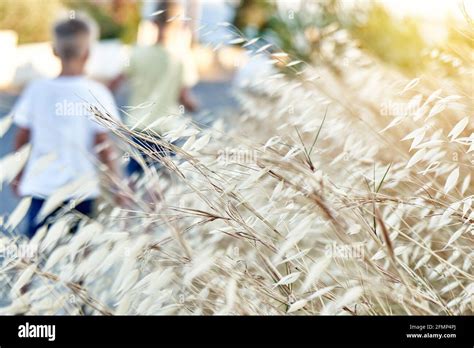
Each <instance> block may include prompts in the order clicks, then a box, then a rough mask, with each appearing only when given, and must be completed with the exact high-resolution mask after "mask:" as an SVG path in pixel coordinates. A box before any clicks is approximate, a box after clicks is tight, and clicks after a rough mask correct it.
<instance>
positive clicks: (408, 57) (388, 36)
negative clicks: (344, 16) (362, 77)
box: [350, 3, 426, 72]
mask: <svg viewBox="0 0 474 348" xmlns="http://www.w3.org/2000/svg"><path fill="white" fill-rule="evenodd" d="M350 30H351V32H352V34H353V36H354V37H355V38H356V39H358V40H359V42H360V45H361V47H362V48H365V49H367V50H368V51H370V52H371V53H372V54H374V55H375V56H377V57H379V58H380V59H381V60H382V61H384V62H386V63H388V64H392V65H395V66H397V67H400V68H402V69H403V70H405V71H408V72H415V71H417V70H419V69H421V68H422V66H423V63H424V62H423V59H422V57H423V50H424V49H425V48H426V43H425V42H424V40H423V37H422V36H421V34H420V30H419V26H418V23H417V22H416V21H415V20H414V19H412V18H404V19H396V18H394V17H393V16H391V15H390V14H389V13H388V11H387V9H386V8H385V7H383V6H382V5H379V4H376V3H374V4H373V5H372V6H371V7H370V8H369V9H368V12H367V15H366V19H365V20H364V21H361V22H355V23H354V25H352V26H351V27H350Z"/></svg>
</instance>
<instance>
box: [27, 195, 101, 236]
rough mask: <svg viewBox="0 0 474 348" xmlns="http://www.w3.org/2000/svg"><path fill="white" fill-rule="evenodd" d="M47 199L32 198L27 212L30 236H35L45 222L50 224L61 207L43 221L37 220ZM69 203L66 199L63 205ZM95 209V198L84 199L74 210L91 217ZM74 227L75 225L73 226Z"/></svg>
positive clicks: (28, 233)
mask: <svg viewBox="0 0 474 348" xmlns="http://www.w3.org/2000/svg"><path fill="white" fill-rule="evenodd" d="M44 202H45V200H44V199H42V198H35V197H33V198H32V199H31V205H30V208H29V210H28V213H27V219H28V227H27V232H26V235H27V236H28V238H30V239H31V238H33V236H34V235H35V234H36V231H38V229H39V228H40V227H42V226H44V225H45V224H47V223H48V224H49V222H50V220H51V219H52V218H54V217H55V215H57V213H58V212H59V210H60V209H61V207H59V208H57V209H56V210H55V211H53V212H52V213H50V214H49V215H47V216H46V217H45V218H44V219H43V220H41V221H36V217H37V216H38V213H39V212H40V210H41V207H42V206H43V204H44ZM67 204H69V201H66V202H64V203H63V205H67ZM93 209H94V200H93V199H87V200H85V201H82V202H81V203H79V204H78V205H76V206H75V207H74V210H75V211H77V212H79V213H81V214H84V215H87V216H89V217H91V216H92V213H93ZM73 229H74V227H73Z"/></svg>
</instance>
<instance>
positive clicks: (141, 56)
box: [111, 1, 197, 175]
mask: <svg viewBox="0 0 474 348" xmlns="http://www.w3.org/2000/svg"><path fill="white" fill-rule="evenodd" d="M183 14H184V7H183V6H181V4H180V3H179V2H175V1H173V2H172V1H161V2H160V3H158V7H157V11H155V13H154V16H153V22H154V24H155V25H156V26H157V29H158V33H157V37H156V41H155V44H154V45H151V46H139V47H136V48H135V49H134V50H133V52H132V54H131V57H130V61H129V65H128V67H127V68H126V71H125V74H124V75H122V76H120V77H119V78H118V79H116V80H115V81H114V82H113V83H112V84H111V87H112V89H114V88H115V87H116V86H117V85H118V84H119V83H120V82H121V80H122V79H123V78H125V79H127V80H128V82H129V84H130V90H131V91H130V99H129V105H131V106H130V110H129V112H128V113H127V115H126V116H125V123H126V124H127V125H128V126H129V127H130V128H131V129H133V130H135V131H137V132H139V133H143V134H146V135H148V136H151V137H152V138H153V139H159V140H162V139H163V138H162V136H163V135H164V134H165V133H167V132H169V131H172V130H176V129H178V128H179V127H181V126H182V125H183V117H182V115H183V114H184V111H190V112H194V111H196V110H197V102H196V100H195V99H194V97H193V96H192V95H191V92H190V88H189V87H190V85H192V84H193V83H195V82H196V80H197V77H196V76H193V73H192V71H193V62H192V60H190V58H189V52H185V50H184V49H183V47H186V46H190V44H191V36H190V33H189V31H188V30H186V29H185V27H184V25H183V22H182V19H183ZM133 141H134V142H135V143H137V144H138V145H139V146H141V147H143V148H145V149H147V150H149V151H152V152H154V153H155V154H158V155H159V156H170V155H172V152H171V151H169V150H167V149H165V148H164V147H162V146H160V145H158V144H157V143H156V142H154V141H152V140H146V139H143V138H141V137H138V136H136V137H133ZM140 155H141V156H142V158H143V159H144V161H145V163H146V164H147V165H148V166H159V165H160V164H159V163H156V161H154V160H153V159H151V158H149V157H148V156H147V155H146V154H145V153H144V151H140ZM127 172H128V174H129V175H132V174H134V173H138V174H141V173H142V172H143V169H142V167H141V165H140V164H139V162H138V161H137V160H135V159H134V158H130V160H129V163H128V166H127Z"/></svg>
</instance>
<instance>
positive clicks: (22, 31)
mask: <svg viewBox="0 0 474 348" xmlns="http://www.w3.org/2000/svg"><path fill="white" fill-rule="evenodd" d="M61 8H63V6H62V3H61V0H37V1H25V0H20V1H18V0H0V30H2V29H8V30H15V31H16V32H17V33H18V38H19V43H30V42H39V41H47V40H49V39H50V35H51V25H52V24H53V22H54V20H55V18H56V16H54V15H50V14H55V13H57V12H58V11H59V10H60V9H61ZM45 14H48V15H45Z"/></svg>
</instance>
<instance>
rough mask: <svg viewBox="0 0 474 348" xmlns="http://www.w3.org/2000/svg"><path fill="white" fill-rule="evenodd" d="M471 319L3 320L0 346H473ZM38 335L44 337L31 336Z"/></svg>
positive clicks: (14, 318) (34, 318) (473, 323)
mask: <svg viewBox="0 0 474 348" xmlns="http://www.w3.org/2000/svg"><path fill="white" fill-rule="evenodd" d="M473 318H474V317H472V316H471V317H468V316H463V317H446V316H430V317H427V316H423V317H420V316H416V317H413V316H412V317H410V316H391V317H349V316H348V317H329V316H286V317H284V316H270V317H256V316H252V317H249V316H248V317H234V316H212V317H211V316H207V317H198V316H147V317H145V316H117V317H103V316H90V317H79V316H75V317H72V316H61V317H53V316H0V347H1V348H8V347H11V346H13V345H21V346H25V345H34V346H39V345H41V346H43V345H57V344H63V345H64V344H79V345H81V344H88V345H94V344H98V345H99V344H100V345H107V344H111V345H118V344H122V345H123V344H126V345H130V346H133V347H136V346H140V345H147V344H152V345H156V344H159V345H162V344H189V345H198V344H206V345H209V344H217V345H220V346H225V345H228V344H245V345H246V346H247V345H248V344H258V345H264V344H265V345H267V344H272V345H274V344H286V345H288V346H289V347H296V346H298V344H303V343H304V344H310V345H311V346H314V345H315V344H317V345H320V344H324V345H344V346H346V345H352V346H355V345H368V344H371V345H378V346H381V345H386V344H389V345H396V346H398V345H400V344H403V345H406V344H408V345H415V346H430V347H432V346H436V345H448V346H450V347H456V346H460V347H461V346H463V347H464V346H465V347H473V343H474V319H473ZM35 325H42V326H41V327H38V326H35ZM43 325H54V340H52V338H53V337H52V327H46V326H43ZM48 330H49V331H48ZM20 331H21V332H20ZM27 331H28V333H27ZM48 332H49V336H48ZM40 334H42V336H46V337H31V336H35V335H40ZM19 336H27V337H19ZM48 337H49V338H48Z"/></svg>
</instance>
